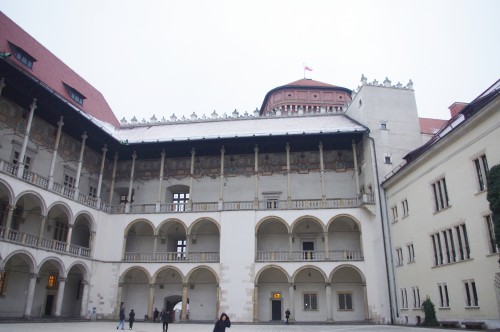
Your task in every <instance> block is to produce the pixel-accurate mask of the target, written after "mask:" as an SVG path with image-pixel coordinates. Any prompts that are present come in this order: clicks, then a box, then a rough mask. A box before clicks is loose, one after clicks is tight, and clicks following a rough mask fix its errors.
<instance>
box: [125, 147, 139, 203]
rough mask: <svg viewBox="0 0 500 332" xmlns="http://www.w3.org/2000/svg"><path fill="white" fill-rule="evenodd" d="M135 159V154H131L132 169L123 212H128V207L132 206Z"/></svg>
mask: <svg viewBox="0 0 500 332" xmlns="http://www.w3.org/2000/svg"><path fill="white" fill-rule="evenodd" d="M136 158H137V154H136V153H135V151H134V153H133V154H132V167H131V168H130V182H129V185H128V195H127V204H126V205H125V212H130V205H131V204H132V190H133V185H134V170H135V159H136Z"/></svg>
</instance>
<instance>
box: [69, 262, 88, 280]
mask: <svg viewBox="0 0 500 332" xmlns="http://www.w3.org/2000/svg"><path fill="white" fill-rule="evenodd" d="M73 268H78V269H79V270H80V272H81V273H82V274H83V275H84V280H85V281H88V280H89V279H90V273H89V268H88V267H87V265H86V264H85V263H84V262H82V261H75V262H73V263H71V265H70V266H68V270H67V272H66V273H69V271H71V269H73Z"/></svg>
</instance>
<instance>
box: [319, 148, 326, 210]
mask: <svg viewBox="0 0 500 332" xmlns="http://www.w3.org/2000/svg"><path fill="white" fill-rule="evenodd" d="M319 167H320V177H321V179H320V180H321V200H322V201H323V202H326V195H325V163H324V162H323V143H321V141H320V142H319Z"/></svg>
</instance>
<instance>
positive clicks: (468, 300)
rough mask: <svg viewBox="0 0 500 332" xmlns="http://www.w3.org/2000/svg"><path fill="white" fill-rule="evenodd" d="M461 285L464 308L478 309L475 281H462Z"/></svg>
mask: <svg viewBox="0 0 500 332" xmlns="http://www.w3.org/2000/svg"><path fill="white" fill-rule="evenodd" d="M463 285H464V301H465V308H479V297H478V294H477V287H476V281H475V280H474V279H467V280H463Z"/></svg>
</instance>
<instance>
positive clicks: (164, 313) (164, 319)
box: [160, 308, 170, 332]
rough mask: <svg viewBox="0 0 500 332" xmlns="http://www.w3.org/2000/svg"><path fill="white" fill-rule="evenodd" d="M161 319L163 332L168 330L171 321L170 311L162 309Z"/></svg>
mask: <svg viewBox="0 0 500 332" xmlns="http://www.w3.org/2000/svg"><path fill="white" fill-rule="evenodd" d="M160 320H161V322H162V324H163V332H167V331H168V323H169V322H170V311H168V310H165V309H163V308H162V309H161V313H160Z"/></svg>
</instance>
